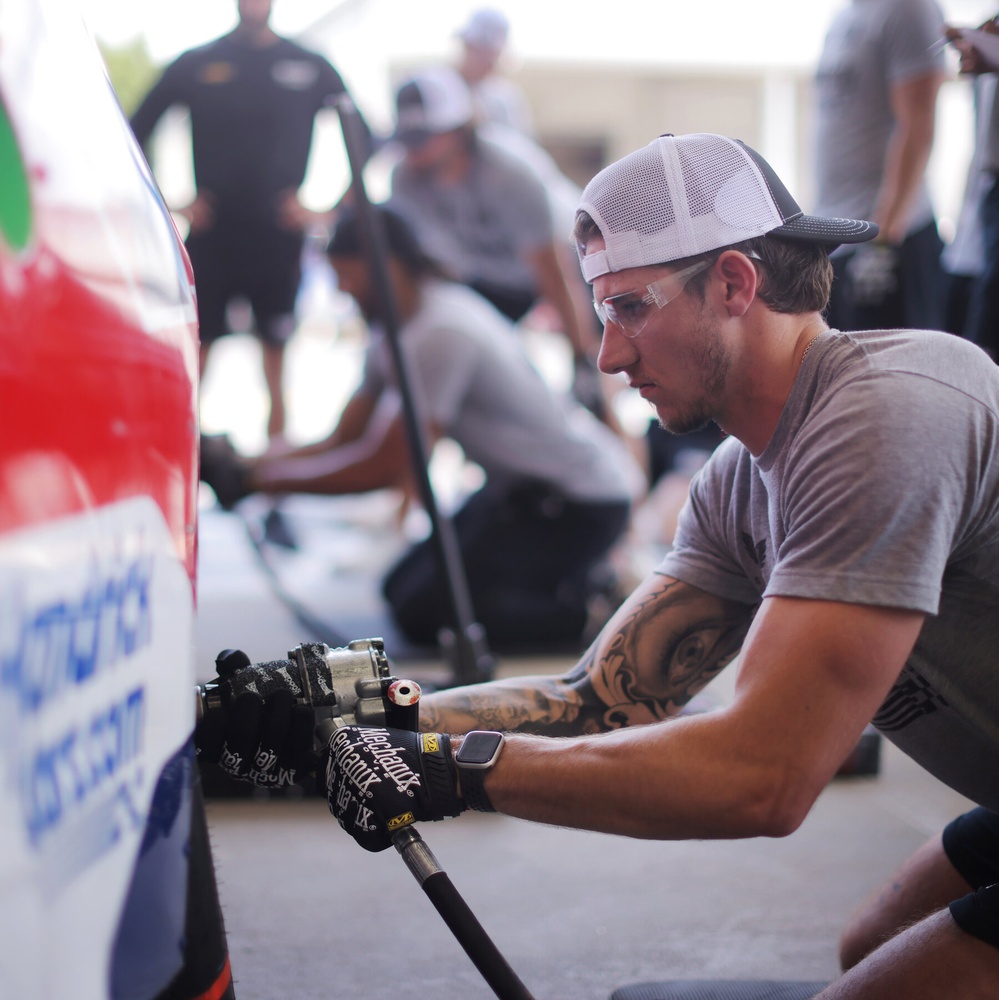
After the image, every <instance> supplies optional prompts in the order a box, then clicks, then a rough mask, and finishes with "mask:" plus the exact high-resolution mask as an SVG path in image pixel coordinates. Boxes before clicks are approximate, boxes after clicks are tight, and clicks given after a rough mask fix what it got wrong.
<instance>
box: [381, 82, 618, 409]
mask: <svg viewBox="0 0 999 1000" xmlns="http://www.w3.org/2000/svg"><path fill="white" fill-rule="evenodd" d="M508 131H509V130H508ZM392 139H393V142H394V144H395V145H397V146H398V147H400V148H401V150H402V154H401V158H400V159H399V160H398V162H397V163H396V164H395V165H394V167H393V170H392V177H391V199H390V201H391V204H392V205H393V207H394V208H395V209H396V210H397V211H399V212H400V213H401V214H402V215H404V216H405V217H406V218H407V219H408V220H409V222H410V224H411V225H412V226H413V227H414V229H415V230H416V232H417V234H418V236H419V239H420V242H421V244H422V245H423V246H424V247H425V248H426V251H427V252H428V253H429V254H430V256H431V257H433V258H434V259H436V260H437V261H438V262H440V263H441V264H442V265H443V266H444V268H445V269H446V270H447V271H448V272H449V273H451V274H452V275H453V276H455V277H456V278H457V279H458V280H460V281H462V282H464V283H465V284H467V285H469V286H470V287H472V288H474V289H475V290H476V291H477V292H478V293H479V294H480V295H482V296H483V297H484V298H486V299H488V300H489V301H490V302H491V303H492V304H493V305H494V306H495V307H496V308H497V309H498V310H499V311H500V312H501V313H503V315H505V316H506V317H508V318H509V319H510V320H512V321H513V322H514V323H517V322H519V321H520V320H522V319H523V318H524V317H525V316H526V315H527V314H528V313H529V312H530V311H531V310H532V309H534V308H535V307H536V306H537V305H538V304H539V303H540V302H541V301H545V302H546V303H547V304H548V305H549V306H550V307H551V308H552V310H553V311H554V313H555V314H556V316H557V321H558V326H559V330H560V331H561V332H562V333H563V334H564V335H565V337H566V339H567V341H568V342H569V345H570V347H571V350H572V359H573V392H574V394H575V395H576V397H577V398H578V399H579V400H580V401H581V402H582V403H584V405H586V406H587V407H588V408H589V409H592V410H594V412H596V413H597V414H598V415H600V416H604V415H605V414H604V412H603V411H605V409H606V408H605V404H604V397H603V389H602V383H601V381H600V376H599V373H598V371H597V368H596V353H597V348H598V345H599V326H598V324H597V322H596V320H595V317H594V313H593V307H592V303H591V301H590V297H589V293H588V291H587V289H586V287H585V285H584V284H583V283H582V282H581V281H580V279H579V269H578V267H577V266H576V263H575V260H574V258H573V254H572V249H571V246H570V244H569V240H568V233H564V234H560V233H558V232H556V229H555V224H554V221H553V211H552V205H553V202H552V197H551V190H550V185H547V184H546V179H545V176H544V175H542V174H539V172H538V168H537V166H536V164H535V162H534V159H529V158H528V157H526V156H525V155H523V154H522V153H521V152H519V151H515V149H514V147H513V145H512V144H510V143H508V142H507V141H496V139H495V138H494V137H492V136H491V135H489V133H488V132H487V130H486V128H485V127H481V128H480V126H479V124H478V120H477V118H476V115H475V108H474V105H473V103H472V98H471V94H470V93H469V90H468V87H467V86H466V84H465V82H464V81H463V80H462V78H461V76H460V75H459V74H458V73H457V72H456V71H455V70H453V69H451V68H449V67H445V66H437V67H430V68H427V69H423V70H421V71H419V72H417V73H415V74H413V75H412V76H410V77H409V78H408V79H406V80H404V81H403V82H402V84H401V85H400V86H399V87H398V89H397V91H396V127H395V131H394V133H393V136H392ZM525 141H526V140H525ZM541 152H543V151H539V154H540V153H541Z"/></svg>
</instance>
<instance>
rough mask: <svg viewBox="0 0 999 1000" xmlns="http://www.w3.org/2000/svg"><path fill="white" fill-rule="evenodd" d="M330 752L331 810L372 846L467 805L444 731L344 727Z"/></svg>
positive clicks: (328, 793)
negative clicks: (464, 802)
mask: <svg viewBox="0 0 999 1000" xmlns="http://www.w3.org/2000/svg"><path fill="white" fill-rule="evenodd" d="M328 751H329V761H328V763H327V765H326V797H327V801H328V802H329V807H330V812H331V813H332V814H333V815H334V816H336V818H337V820H338V821H339V823H340V826H342V827H343V828H344V830H346V831H347V833H349V834H350V835H351V836H352V837H353V838H354V839H355V840H356V841H357V842H358V843H359V844H360V845H361V847H363V848H364V849H365V850H367V851H384V850H385V849H386V848H387V847H391V846H392V835H393V834H394V833H395V832H396V831H398V830H401V829H403V828H404V827H407V826H409V825H410V824H412V823H416V822H418V821H420V820H438V819H444V818H445V817H446V816H457V815H459V814H460V813H461V812H462V811H463V810H464V809H465V806H464V804H463V803H462V801H461V800H460V799H459V798H458V790H457V786H458V777H457V768H456V766H455V763H454V758H453V756H452V754H451V739H450V737H448V736H445V735H443V734H441V733H411V732H408V731H406V730H404V729H376V728H367V727H362V726H344V727H342V728H341V729H338V730H337V731H336V732H335V733H334V734H333V737H332V738H331V740H330V744H329V747H328Z"/></svg>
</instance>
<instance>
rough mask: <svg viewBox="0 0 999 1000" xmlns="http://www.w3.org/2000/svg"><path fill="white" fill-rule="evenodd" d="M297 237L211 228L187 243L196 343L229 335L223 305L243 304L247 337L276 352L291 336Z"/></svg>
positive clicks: (298, 271)
mask: <svg viewBox="0 0 999 1000" xmlns="http://www.w3.org/2000/svg"><path fill="white" fill-rule="evenodd" d="M302 243H303V240H302V236H301V235H300V234H298V233H291V232H288V231H286V230H283V229H278V228H277V227H272V226H264V225H262V226H239V227H237V226H217V227H216V228H214V229H211V230H209V231H208V232H206V233H199V234H198V235H197V236H192V237H188V240H187V252H188V255H189V256H190V258H191V267H192V269H193V270H194V284H195V287H196V290H197V295H198V321H199V324H200V329H201V342H202V343H203V344H210V343H212V342H213V341H215V340H218V339H219V337H224V336H225V335H226V334H227V333H231V332H232V331H231V330H230V329H229V326H228V323H227V313H228V308H229V305H230V304H231V303H232V302H233V301H234V300H236V299H245V300H246V301H247V302H248V303H249V304H250V308H251V309H252V310H253V333H254V334H256V336H257V337H259V338H260V340H262V341H263V342H264V343H265V344H271V345H274V346H280V345H281V344H284V343H286V342H287V341H288V339H289V338H290V337H291V335H292V334H293V333H294V332H295V300H296V298H297V296H298V286H299V283H300V281H301V277H302Z"/></svg>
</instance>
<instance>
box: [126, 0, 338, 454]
mask: <svg viewBox="0 0 999 1000" xmlns="http://www.w3.org/2000/svg"><path fill="white" fill-rule="evenodd" d="M237 6H238V12H239V23H238V25H237V26H236V28H235V29H234V30H233V31H231V32H230V33H229V34H227V35H223V36H222V37H221V38H218V39H216V40H215V41H213V42H209V43H208V44H207V45H203V46H200V47H198V48H195V49H191V50H189V51H187V52H184V53H183V54H181V55H180V56H179V57H178V58H177V59H176V60H175V61H174V62H173V63H171V64H170V65H169V66H167V68H166V70H165V71H164V72H163V74H162V76H161V77H160V79H159V80H158V81H157V83H156V84H154V86H153V87H152V89H151V90H150V91H149V93H148V94H147V95H146V97H145V99H144V100H143V101H142V103H141V105H140V106H139V108H138V109H137V110H136V112H135V113H134V115H133V116H132V119H131V125H132V130H133V132H134V133H135V135H136V138H137V139H138V141H139V143H140V144H142V145H145V144H146V143H147V141H148V139H149V136H150V134H151V133H152V131H153V129H154V128H155V126H156V124H157V122H158V121H159V120H160V118H161V117H162V115H163V114H164V113H165V112H166V111H167V109H168V108H170V107H172V106H178V105H179V106H184V107H186V108H187V109H188V110H189V112H190V117H191V139H192V149H193V159H194V179H195V185H196V190H197V195H196V197H195V199H194V201H193V202H192V203H191V204H190V205H189V206H187V207H186V208H185V209H182V210H180V213H181V214H182V215H183V216H184V217H185V218H186V219H187V220H188V222H189V223H190V232H189V234H188V237H187V241H186V245H187V250H188V253H189V255H190V258H191V265H192V267H193V269H194V276H195V283H196V285H197V294H198V310H199V314H200V321H201V368H202V371H203V370H204V367H205V364H206V362H207V359H208V352H209V350H210V348H211V345H212V343H213V342H214V341H215V340H217V339H218V338H219V337H222V336H224V335H225V334H226V333H228V332H229V329H228V327H227V323H226V313H227V307H228V305H229V303H230V301H231V300H233V299H234V298H237V297H242V298H245V299H246V300H248V301H249V304H250V306H251V308H252V310H253V318H254V332H255V333H256V335H257V336H258V337H259V339H260V341H261V344H262V347H263V363H264V374H265V378H266V382H267V387H268V391H269V393H270V397H271V410H270V416H269V419H268V428H267V429H268V435H269V436H270V437H272V438H273V437H276V436H279V435H281V434H282V432H283V430H284V423H285V411H284V401H283V398H282V381H283V372H284V348H285V344H286V343H287V341H288V339H289V338H290V337H291V335H292V333H293V332H294V329H295V298H296V295H297V292H298V286H299V280H300V276H301V275H300V259H301V253H302V246H303V238H304V231H305V229H306V228H307V227H308V226H309V225H311V224H312V223H314V222H315V221H316V215H315V213H312V212H310V211H308V210H307V209H306V208H305V207H304V206H303V205H302V204H301V203H300V202H299V200H298V195H297V192H298V189H299V187H300V186H301V184H302V182H303V180H304V179H305V172H306V167H307V164H308V158H309V151H310V148H311V145H312V131H313V125H314V122H315V117H316V115H317V114H318V113H319V112H320V111H321V110H322V109H323V108H326V107H329V106H331V105H332V104H333V103H334V102H335V101H336V100H337V99H338V98H339V97H340V96H341V95H342V94H344V93H345V88H344V85H343V81H342V80H341V78H340V75H339V74H338V73H337V71H336V70H335V69H334V68H333V67H332V66H331V65H330V64H329V62H327V60H326V59H324V58H323V57H322V56H320V55H318V54H317V53H315V52H311V51H309V50H308V49H305V48H303V47H302V46H300V45H297V44H296V43H295V42H292V41H290V40H288V39H286V38H282V37H280V36H279V35H277V34H275V33H274V31H272V30H271V28H270V26H269V21H270V15H271V6H272V0H238V3H237Z"/></svg>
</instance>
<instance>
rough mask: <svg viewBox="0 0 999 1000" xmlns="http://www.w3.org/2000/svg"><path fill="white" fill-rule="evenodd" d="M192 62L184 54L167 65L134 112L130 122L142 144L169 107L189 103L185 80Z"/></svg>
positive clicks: (143, 144)
mask: <svg viewBox="0 0 999 1000" xmlns="http://www.w3.org/2000/svg"><path fill="white" fill-rule="evenodd" d="M190 64H191V59H190V56H187V55H184V56H181V57H180V58H179V59H177V60H176V61H175V62H173V63H171V64H170V65H169V66H167V68H166V69H165V70H164V71H163V73H162V75H161V76H160V78H159V79H158V80H157V81H156V83H154V84H153V85H152V87H150V89H149V91H148V92H147V93H146V96H145V97H144V98H143V99H142V101H141V103H140V104H139V106H138V107H137V108H136V109H135V111H134V112H133V114H132V117H131V119H130V120H129V124H130V125H131V126H132V132H133V133H134V134H135V138H136V139H137V140H138V143H139V145H140V146H143V147H144V146H145V145H146V143H147V142H148V140H149V136H150V135H151V134H152V132H153V129H155V128H156V125H157V123H158V122H159V120H160V118H162V117H163V114H164V113H165V112H166V110H167V108H169V107H171V106H172V105H174V104H186V103H187V101H188V96H187V93H186V89H185V87H184V82H185V81H186V80H187V79H188V78H189V76H190V72H191V71H190V68H189V67H190Z"/></svg>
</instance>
